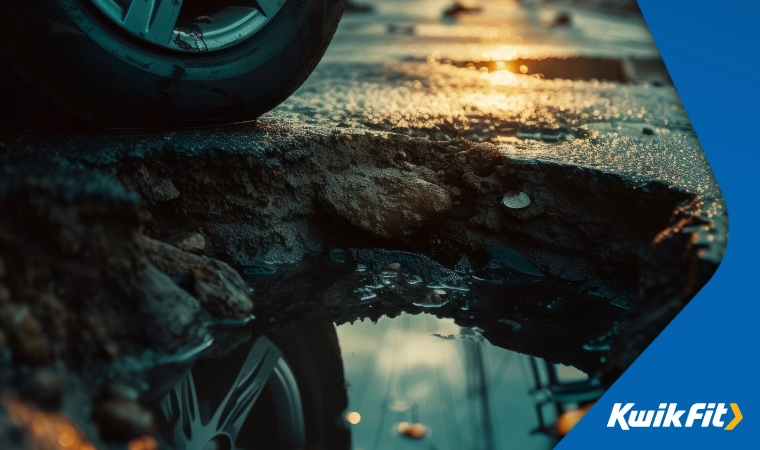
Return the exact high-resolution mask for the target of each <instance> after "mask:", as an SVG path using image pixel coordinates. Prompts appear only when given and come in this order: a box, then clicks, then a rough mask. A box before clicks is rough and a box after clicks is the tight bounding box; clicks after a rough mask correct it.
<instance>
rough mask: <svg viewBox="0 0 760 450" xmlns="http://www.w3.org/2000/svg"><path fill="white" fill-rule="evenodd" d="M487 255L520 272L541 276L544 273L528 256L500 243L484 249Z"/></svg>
mask: <svg viewBox="0 0 760 450" xmlns="http://www.w3.org/2000/svg"><path fill="white" fill-rule="evenodd" d="M486 251H487V252H488V254H489V255H491V256H493V257H494V259H495V260H496V261H497V262H499V263H500V264H502V265H503V266H504V267H506V268H509V269H513V270H516V271H518V272H520V273H522V274H526V275H533V276H536V277H543V276H544V274H543V272H541V271H540V270H539V269H538V268H537V267H536V266H534V265H533V263H531V262H530V261H528V258H526V257H524V256H523V255H521V254H519V253H517V252H516V251H514V250H512V249H511V248H508V247H504V246H501V245H492V246H490V247H488V248H487V249H486Z"/></svg>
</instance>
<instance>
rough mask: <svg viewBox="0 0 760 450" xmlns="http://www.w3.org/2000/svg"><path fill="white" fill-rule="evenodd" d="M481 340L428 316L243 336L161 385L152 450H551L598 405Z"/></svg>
mask: <svg viewBox="0 0 760 450" xmlns="http://www.w3.org/2000/svg"><path fill="white" fill-rule="evenodd" d="M481 333H482V330H480V329H478V328H467V327H460V326H458V325H456V324H455V323H454V321H453V320H451V319H440V318H436V317H434V316H432V315H429V314H425V313H422V314H416V315H412V314H407V313H402V314H401V315H399V316H397V317H395V318H389V317H387V316H384V317H382V318H380V319H379V320H378V321H377V322H372V321H370V320H365V321H357V322H354V323H352V324H351V323H347V324H344V325H340V326H338V327H337V328H336V327H335V326H333V325H330V324H327V323H315V324H309V325H301V326H296V327H288V328H281V329H277V330H270V331H268V332H267V333H266V334H265V335H263V336H260V335H251V334H250V331H245V330H240V334H242V335H245V336H246V338H245V339H244V340H245V342H244V343H243V344H240V345H237V346H230V347H219V348H216V349H215V350H213V351H212V352H210V353H208V354H206V355H204V356H202V357H201V358H200V359H198V360H197V361H195V363H194V365H193V367H192V368H191V369H189V370H187V369H186V370H177V371H175V373H173V374H172V376H168V375H167V373H166V372H164V373H162V374H161V381H162V382H163V384H164V385H165V386H167V387H165V388H163V389H161V390H160V391H156V396H155V399H154V401H153V402H152V404H153V411H154V414H155V416H156V418H157V420H156V423H157V425H158V428H159V433H158V439H157V445H158V448H161V449H171V450H233V449H239V450H253V449H304V448H306V449H309V448H314V449H316V448H329V449H334V450H340V449H345V450H348V449H356V450H360V449H361V450H367V449H389V448H392V449H400V450H403V449H414V448H435V449H439V450H446V449H452V450H458V449H471V450H477V449H488V450H491V449H496V448H508V447H509V448H512V447H514V448H528V449H548V448H551V447H553V446H554V445H555V444H556V442H557V439H558V438H560V437H561V436H562V435H564V434H565V433H566V432H567V431H568V430H569V429H570V428H572V426H573V425H574V424H575V422H577V420H579V419H580V417H582V416H583V414H585V411H586V410H587V409H588V407H589V406H590V405H592V404H593V402H594V401H595V400H596V399H597V398H598V397H599V396H601V394H602V392H603V387H602V386H600V385H598V384H597V383H596V382H595V381H594V380H590V379H589V378H588V377H587V376H586V375H585V374H584V373H583V372H580V371H579V370H577V369H574V368H572V367H567V366H561V365H553V364H548V363H546V362H544V361H543V360H540V359H538V358H534V357H530V356H526V355H522V354H519V353H516V352H512V351H509V350H505V349H502V348H499V347H496V346H493V345H491V344H490V343H488V341H487V340H486V339H484V338H483V337H482V335H481ZM238 340H239V337H238ZM233 341H234V340H231V341H230V342H233ZM168 380H173V381H168Z"/></svg>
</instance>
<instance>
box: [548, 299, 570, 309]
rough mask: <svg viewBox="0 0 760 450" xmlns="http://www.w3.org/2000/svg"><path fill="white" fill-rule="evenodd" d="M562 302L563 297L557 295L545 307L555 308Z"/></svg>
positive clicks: (563, 301)
mask: <svg viewBox="0 0 760 450" xmlns="http://www.w3.org/2000/svg"><path fill="white" fill-rule="evenodd" d="M564 304H565V299H563V298H562V297H557V298H556V299H555V300H554V301H552V302H551V303H549V304H548V305H546V307H547V308H548V309H556V308H558V307H560V306H562V305H564Z"/></svg>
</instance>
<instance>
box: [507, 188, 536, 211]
mask: <svg viewBox="0 0 760 450" xmlns="http://www.w3.org/2000/svg"><path fill="white" fill-rule="evenodd" d="M502 203H504V206H506V207H507V208H510V209H523V208H527V207H528V206H530V197H528V194H526V193H525V192H520V191H509V192H507V193H506V194H504V198H503V199H502Z"/></svg>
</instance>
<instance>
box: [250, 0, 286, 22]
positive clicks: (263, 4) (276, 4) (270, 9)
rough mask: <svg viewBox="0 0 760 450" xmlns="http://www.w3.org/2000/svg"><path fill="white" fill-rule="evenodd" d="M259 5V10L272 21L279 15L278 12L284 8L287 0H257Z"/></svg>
mask: <svg viewBox="0 0 760 450" xmlns="http://www.w3.org/2000/svg"><path fill="white" fill-rule="evenodd" d="M256 1H257V2H258V4H259V9H261V12H263V13H264V15H265V16H267V18H269V19H271V18H272V17H274V15H275V14H277V11H279V10H280V8H282V5H283V4H284V3H285V0H256Z"/></svg>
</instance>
